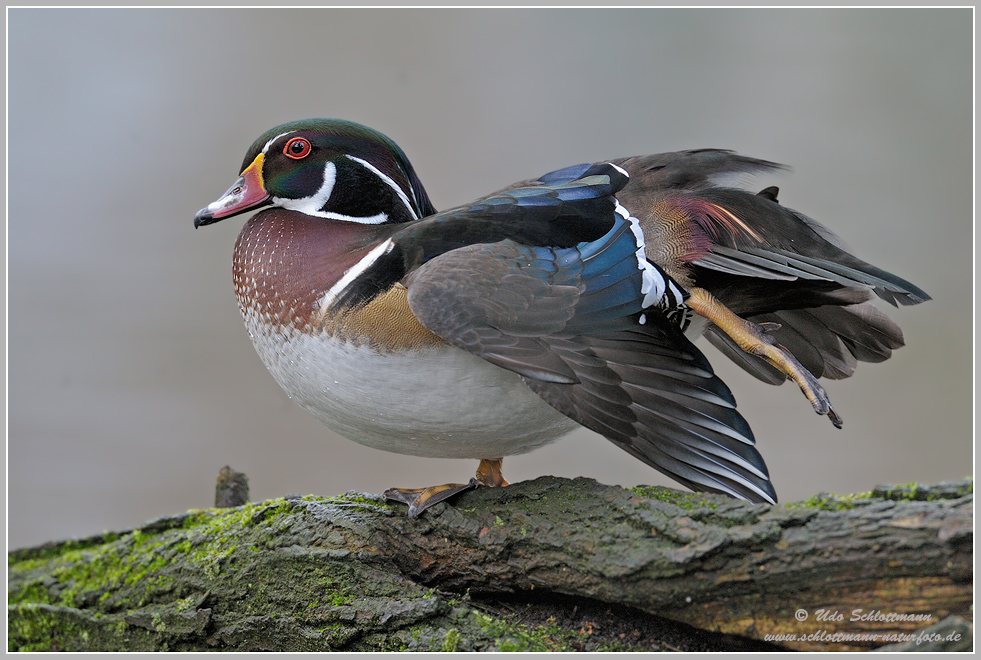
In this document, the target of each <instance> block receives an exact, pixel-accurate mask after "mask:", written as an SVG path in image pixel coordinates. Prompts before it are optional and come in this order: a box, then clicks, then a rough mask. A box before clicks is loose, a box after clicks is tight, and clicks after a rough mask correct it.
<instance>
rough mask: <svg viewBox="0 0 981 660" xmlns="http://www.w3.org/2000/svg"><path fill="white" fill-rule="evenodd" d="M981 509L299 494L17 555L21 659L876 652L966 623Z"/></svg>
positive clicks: (671, 496)
mask: <svg viewBox="0 0 981 660" xmlns="http://www.w3.org/2000/svg"><path fill="white" fill-rule="evenodd" d="M972 517H973V482H972V481H970V480H968V481H965V482H958V483H949V484H940V485H938V486H931V487H926V486H904V487H879V488H877V489H875V490H874V491H872V492H870V493H865V494H862V495H857V496H832V495H819V496H817V497H815V498H811V500H808V501H807V502H802V503H796V504H789V505H777V506H769V505H763V504H748V503H745V502H739V501H735V500H731V499H728V498H726V497H723V496H717V495H705V494H692V493H683V492H679V491H674V490H669V489H665V488H648V487H640V488H636V489H632V490H624V489H622V488H619V487H615V486H605V485H602V484H598V483H596V482H595V481H592V480H589V479H582V478H580V479H574V480H567V479H557V478H552V477H543V478H540V479H536V480H534V481H528V482H523V483H519V484H514V485H511V486H509V487H507V488H501V489H497V488H495V489H490V488H480V489H478V490H476V491H473V492H469V493H465V494H464V495H462V496H460V497H459V498H458V499H457V500H456V501H455V502H454V503H453V504H451V505H448V504H438V505H436V506H434V507H433V508H431V509H429V510H428V511H426V512H425V513H423V514H422V516H420V517H419V518H416V519H408V518H407V517H406V515H405V508H404V507H402V506H401V505H392V504H389V503H386V502H385V501H384V500H383V499H381V498H380V497H379V496H376V495H364V494H357V493H349V494H347V495H343V496H339V497H333V498H319V497H313V496H308V497H302V498H301V497H298V496H288V497H287V498H285V499H279V500H270V501H268V502H263V503H258V504H246V505H244V506H240V507H236V508H233V509H209V510H203V511H191V512H188V513H185V514H182V515H178V516H173V517H168V518H163V519H160V520H157V521H153V522H150V523H147V524H146V525H144V526H143V527H141V528H139V529H136V530H130V531H125V532H118V533H106V534H103V535H99V536H95V537H91V538H88V539H81V540H72V541H65V542H60V543H50V544H45V545H42V546H39V547H36V548H28V549H24V550H16V551H13V552H10V553H9V558H8V613H9V616H8V640H9V641H8V649H9V650H53V649H56V650H70V651H136V650H172V651H178V650H181V651H183V650H279V651H287V650H309V651H313V650H361V651H368V650H376V651H378V650H399V649H409V650H431V649H446V650H461V651H462V650H644V649H689V650H725V649H740V650H748V649H755V650H765V649H774V650H775V649H779V648H791V649H797V650H858V649H869V648H875V647H880V646H884V645H886V644H890V643H902V642H907V643H909V642H910V641H911V638H908V637H905V638H904V637H901V635H904V634H905V635H911V634H915V633H916V631H919V630H921V629H924V628H926V627H928V626H931V625H936V624H938V623H940V622H941V621H942V620H945V619H947V618H948V617H950V616H952V615H959V616H961V617H965V618H966V619H968V620H970V619H971V618H972V613H971V610H970V606H971V603H972V599H973V572H972V571H973V566H972V545H973V532H972V523H973V521H972ZM652 615H653V616H652ZM656 617H662V618H656ZM664 619H667V620H670V621H671V622H677V623H669V622H665V621H664ZM950 622H954V623H950ZM947 623H948V624H949V625H948V627H947V628H945V629H944V630H945V631H946V632H945V633H944V634H945V635H947V636H948V637H951V639H952V638H953V636H957V637H958V639H956V640H953V643H954V644H955V646H953V647H952V646H951V645H950V644H951V639H948V640H946V641H947V646H946V647H944V648H955V647H956V648H963V647H964V646H963V645H964V644H965V643H966V644H967V645H968V648H970V647H971V646H972V645H973V640H972V639H971V630H972V627H971V624H970V623H969V622H967V621H963V620H960V619H950V621H948V622H947ZM955 624H956V627H955V628H950V626H951V625H955ZM689 626H690V627H689ZM938 629H939V628H938ZM951 630H953V632H950V631H951ZM659 635H660V637H659ZM768 635H781V636H783V637H781V638H780V640H779V641H778V642H777V643H778V644H779V646H770V645H768V644H766V643H765V642H767V641H768V639H772V638H768V637H767V636H768ZM857 635H863V636H864V637H863V638H859V637H857ZM749 640H756V641H749ZM920 641H921V642H926V641H927V640H920ZM933 641H936V640H933ZM956 644H960V645H961V646H959V647H958V646H956ZM921 647H922V648H929V647H930V646H929V644H923V645H921Z"/></svg>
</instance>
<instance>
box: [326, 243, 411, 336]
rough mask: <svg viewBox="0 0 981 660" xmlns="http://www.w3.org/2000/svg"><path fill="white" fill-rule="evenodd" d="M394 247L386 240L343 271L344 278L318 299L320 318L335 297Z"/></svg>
mask: <svg viewBox="0 0 981 660" xmlns="http://www.w3.org/2000/svg"><path fill="white" fill-rule="evenodd" d="M394 247H395V244H394V243H392V239H388V240H387V241H385V242H384V243H382V244H381V245H379V246H378V247H376V248H375V249H374V250H372V251H371V252H369V253H368V254H366V255H365V256H364V257H362V258H361V261H359V262H358V263H356V264H354V265H353V266H351V267H350V268H348V269H347V270H346V271H344V276H343V277H341V279H339V280H338V281H337V284H335V285H334V286H332V287H330V289H329V290H328V291H327V293H325V294H324V295H323V296H322V297H321V298H320V302H319V304H320V307H319V309H320V311H319V316H320V318H321V319H323V318H324V317H325V316H326V315H327V309H328V307H330V304H331V303H332V302H333V301H334V299H335V298H337V296H339V295H340V294H341V293H342V292H343V291H344V289H346V288H347V287H348V286H349V285H350V284H351V282H353V281H354V280H355V279H357V278H358V276H359V275H361V273H363V272H365V271H366V270H367V269H368V268H369V267H370V266H371V264H373V263H375V262H376V261H378V258H379V257H381V256H382V255H383V254H388V253H389V252H391V251H392V249H393V248H394Z"/></svg>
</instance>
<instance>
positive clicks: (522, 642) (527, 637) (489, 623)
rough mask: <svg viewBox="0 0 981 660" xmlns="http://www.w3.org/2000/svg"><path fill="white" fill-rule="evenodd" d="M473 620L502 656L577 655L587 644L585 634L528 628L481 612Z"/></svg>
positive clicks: (475, 613)
mask: <svg viewBox="0 0 981 660" xmlns="http://www.w3.org/2000/svg"><path fill="white" fill-rule="evenodd" d="M473 617H474V619H475V620H476V623H477V625H478V626H479V627H480V629H481V630H482V631H483V632H484V633H486V634H487V635H488V636H489V637H490V638H491V639H492V640H496V646H497V648H498V650H500V651H504V652H542V651H577V650H581V649H582V648H583V645H584V643H585V640H586V633H584V632H579V633H577V632H570V631H566V630H562V629H561V628H559V627H558V626H557V625H545V626H527V625H523V624H520V623H511V622H508V621H505V620H503V619H496V618H494V617H491V616H489V615H487V614H483V613H481V612H474V613H473ZM549 621H553V620H552V619H549Z"/></svg>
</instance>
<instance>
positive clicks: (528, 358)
mask: <svg viewBox="0 0 981 660" xmlns="http://www.w3.org/2000/svg"><path fill="white" fill-rule="evenodd" d="M618 210H619V212H618V213H617V214H614V215H613V218H614V222H613V226H612V228H611V229H610V230H609V231H608V232H607V233H606V234H605V235H604V236H603V237H601V238H599V239H598V240H594V241H590V242H583V243H580V244H578V245H576V246H574V247H544V246H541V245H538V246H532V245H527V244H522V243H519V242H518V241H516V240H510V239H509V240H503V241H500V242H496V243H491V244H477V245H469V246H465V247H461V248H457V249H454V250H450V251H447V252H444V253H443V254H441V255H439V256H436V257H435V258H433V259H431V260H429V261H427V262H425V263H424V264H423V265H421V266H420V267H418V268H417V269H415V270H414V271H412V272H411V274H410V275H409V276H408V277H407V278H406V280H405V283H406V285H407V286H408V301H409V306H410V307H411V309H412V312H413V313H414V314H415V315H416V317H417V318H418V319H419V320H420V321H421V322H422V323H423V325H425V326H426V327H427V328H429V329H430V330H431V331H433V332H434V333H436V334H437V335H439V336H440V337H442V338H443V339H445V340H446V341H448V342H450V343H452V344H453V345H455V346H457V347H459V348H462V349H464V350H467V351H469V352H471V353H474V354H475V355H478V356H480V357H482V358H483V359H485V360H487V361H489V362H492V363H494V364H496V365H498V366H500V367H503V368H505V369H509V370H511V371H514V372H516V373H519V374H521V375H522V376H523V377H524V380H525V382H526V383H527V384H528V386H529V387H531V388H532V389H533V390H534V391H535V392H537V393H538V394H539V395H540V396H541V397H542V398H543V399H544V400H545V401H547V402H548V403H549V404H550V405H552V406H553V407H554V408H556V409H557V410H559V411H560V412H562V413H564V414H565V415H567V416H569V417H570V418H572V419H574V420H576V421H577V422H579V423H581V424H583V425H584V426H587V427H588V428H590V429H593V430H594V431H597V432H598V433H601V434H602V435H604V436H606V437H607V438H608V439H610V440H611V441H612V442H614V443H615V444H617V445H618V446H620V447H621V448H623V449H625V450H626V451H628V452H629V453H631V454H632V455H634V456H636V457H637V458H639V459H641V460H642V461H644V462H645V463H647V464H649V465H651V466H652V467H654V468H656V469H658V470H660V471H661V472H663V473H665V474H667V475H669V476H671V477H672V478H674V479H677V480H678V481H680V482H681V483H683V484H685V485H687V486H689V487H691V488H693V489H695V490H709V491H714V492H724V493H728V494H730V495H733V496H735V497H740V498H743V499H749V500H752V501H768V502H774V501H775V500H776V495H775V493H774V490H773V487H772V486H771V484H770V482H769V478H768V474H767V470H766V466H765V464H764V462H763V459H762V457H761V456H760V454H759V452H757V451H756V449H755V447H754V446H753V445H754V439H753V434H752V431H751V430H750V429H749V425H748V424H747V423H746V421H745V420H744V419H743V417H742V416H741V415H740V414H739V413H738V412H736V410H735V401H734V399H733V397H732V394H731V392H730V391H729V389H728V388H727V387H726V385H725V384H724V383H723V382H722V381H721V380H720V379H719V378H718V377H716V376H715V375H714V374H713V372H712V369H711V366H710V365H709V364H708V361H707V360H706V359H705V357H704V356H703V355H702V354H701V353H700V352H699V351H698V349H697V348H695V346H694V345H692V344H691V342H689V341H688V340H687V339H686V338H685V337H684V335H683V333H682V330H681V326H682V324H683V323H684V321H685V319H684V314H683V310H684V308H683V307H682V297H683V293H682V291H681V290H680V289H679V288H678V287H677V285H675V284H674V283H673V282H672V281H671V280H670V279H669V278H668V277H667V276H666V275H665V274H664V273H663V271H661V270H659V269H657V268H656V267H654V266H652V265H651V264H649V263H648V261H647V260H646V259H645V258H644V257H643V251H642V249H643V240H642V235H641V234H640V232H639V231H638V230H637V227H636V224H635V223H636V220H635V219H632V218H628V217H627V215H626V214H625V213H624V212H623V210H622V207H621V208H619V209H618ZM639 251H640V252H639Z"/></svg>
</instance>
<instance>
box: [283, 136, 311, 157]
mask: <svg viewBox="0 0 981 660" xmlns="http://www.w3.org/2000/svg"><path fill="white" fill-rule="evenodd" d="M311 148H312V147H311V146H310V140H308V139H306V138H301V137H296V138H293V139H292V140H290V141H289V142H287V143H286V146H285V147H283V153H284V154H286V155H287V156H289V157H290V158H292V159H294V160H300V159H301V158H306V157H307V156H309V155H310V149H311Z"/></svg>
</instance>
